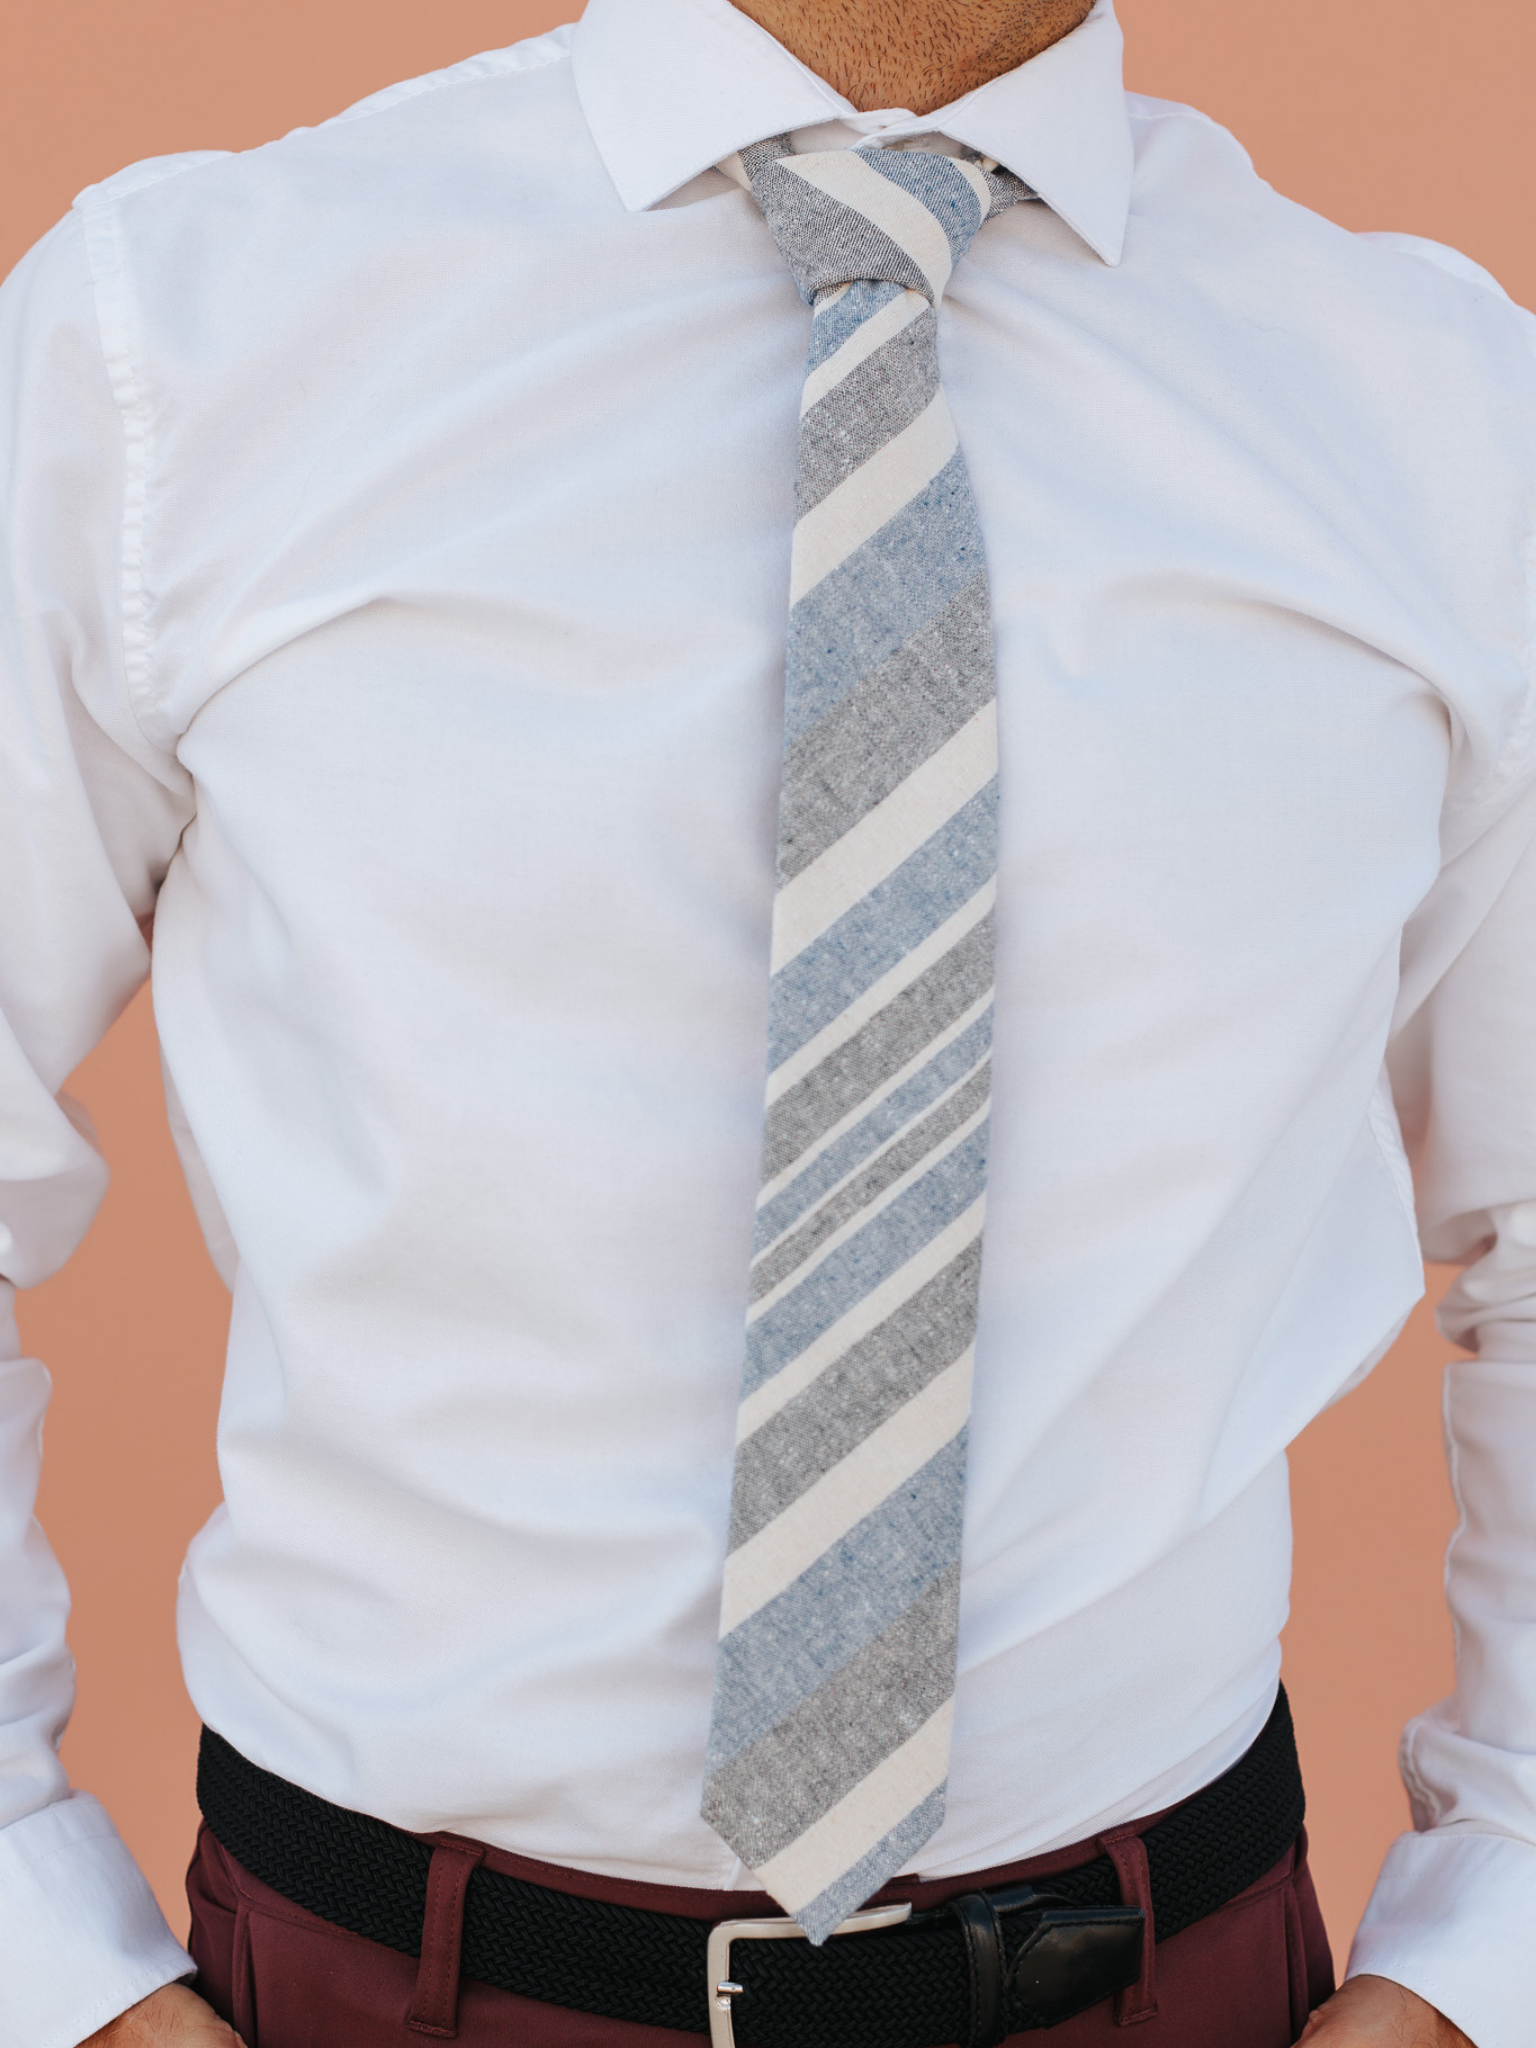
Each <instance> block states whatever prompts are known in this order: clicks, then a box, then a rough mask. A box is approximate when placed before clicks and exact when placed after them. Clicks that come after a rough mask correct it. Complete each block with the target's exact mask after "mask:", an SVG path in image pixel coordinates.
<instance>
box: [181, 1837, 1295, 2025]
mask: <svg viewBox="0 0 1536 2048" xmlns="http://www.w3.org/2000/svg"><path fill="white" fill-rule="evenodd" d="M1156 1818H1158V1816H1157V1815H1152V1816H1149V1819H1148V1820H1146V1821H1140V1822H1137V1823H1135V1824H1133V1825H1132V1826H1129V1827H1125V1828H1117V1829H1115V1830H1114V1831H1113V1834H1112V1835H1109V1836H1104V1837H1100V1838H1099V1839H1098V1840H1097V1841H1093V1842H1086V1843H1083V1844H1081V1845H1080V1846H1078V1847H1075V1848H1070V1849H1061V1850H1057V1851H1055V1852H1054V1853H1053V1854H1051V1855H1049V1856H1036V1857H1033V1858H1031V1859H1029V1860H1028V1861H1026V1862H1023V1863H1011V1864H1007V1865H1005V1866H1003V1867H1001V1868H999V1869H997V1870H986V1871H973V1872H971V1873H970V1874H969V1875H967V1876H965V1877H963V1878H947V1879H943V1880H941V1881H936V1882H934V1883H931V1884H918V1883H904V1882H902V1881H901V1880H898V1881H897V1882H896V1883H894V1884H891V1885H888V1886H887V1887H886V1888H885V1890H884V1891H883V1892H882V1893H881V1894H880V1895H879V1896H880V1900H881V1902H882V1903H883V1902H885V1901H887V1900H889V1899H910V1900H911V1901H912V1903H913V1904H914V1906H933V1905H938V1904H941V1903H942V1902H943V1901H944V1900H945V1899H950V1898H956V1897H958V1896H959V1895H960V1894H961V1893H963V1892H968V1891H976V1890H978V1889H981V1888H983V1887H987V1886H992V1885H1001V1884H1011V1883H1015V1882H1017V1881H1019V1880H1021V1879H1028V1878H1041V1877H1048V1876H1050V1875H1051V1874H1052V1873H1053V1872H1055V1871H1059V1870H1065V1869H1068V1868H1070V1867H1071V1866H1072V1865H1074V1864H1078V1863H1084V1862H1087V1861H1088V1860H1090V1859H1091V1858H1092V1857H1094V1856H1096V1855H1099V1854H1101V1853H1106V1852H1107V1853H1108V1854H1110V1855H1111V1856H1112V1857H1113V1858H1114V1861H1115V1864H1116V1867H1117V1868H1118V1870H1119V1872H1120V1878H1121V1891H1122V1896H1123V1897H1124V1898H1125V1899H1126V1900H1127V1902H1128V1903H1134V1904H1141V1903H1144V1889H1143V1888H1144V1886H1145V1882H1146V1854H1145V1852H1144V1851H1143V1850H1142V1849H1141V1845H1140V1842H1139V1840H1138V1839H1137V1837H1138V1835H1139V1833H1140V1831H1141V1829H1143V1828H1145V1827H1147V1826H1149V1825H1150V1823H1151V1820H1152V1819H1156ZM430 1839H431V1840H432V1842H433V1845H434V1849H435V1850H436V1854H435V1855H434V1857H433V1865H432V1875H431V1879H430V1881H429V1885H428V1895H427V1906H426V1915H425V1925H424V1927H423V1940H422V1955H421V1960H420V1962H419V1963H418V1961H417V1959H416V1958H415V1957H414V1956H404V1955H399V1954H397V1953H396V1951H395V1950H393V1949H388V1948H381V1947H380V1946H379V1945H378V1944H377V1943H375V1942H371V1941H365V1940H363V1938H362V1937H361V1936H360V1935H356V1934H348V1933H347V1932H345V1930H344V1929H342V1928H339V1927H333V1926H331V1925H330V1923H329V1922H328V1921H325V1920H319V1919H317V1918H316V1917H315V1916H314V1914H312V1913H306V1912H305V1911H304V1910H303V1909H302V1908H301V1907H298V1906H293V1905H290V1904H289V1902H288V1901H287V1900H286V1899H284V1898H282V1897H281V1896H280V1895H279V1894H278V1893H277V1892H274V1891H272V1890H270V1889H269V1888H268V1887H267V1886H266V1885H264V1884H261V1883H260V1882H258V1880H257V1879H256V1878H254V1877H252V1876H251V1875H250V1873H249V1872H248V1871H246V1870H244V1869H242V1868H241V1866H240V1865H239V1864H238V1863H237V1862H236V1861H235V1859H234V1858H233V1857H232V1856H231V1855H229V1854H228V1852H227V1851H226V1850H225V1849H223V1848H222V1847H221V1846H220V1844H219V1843H218V1842H217V1841H215V1839H214V1837H213V1835H212V1834H211V1833H210V1832H209V1830H208V1829H207V1828H206V1827H205V1828H204V1829H203V1830H202V1832H201V1834H200V1835H199V1837H198V1844H197V1851H196V1854H195V1855H194V1857H193V1859H192V1867H191V1869H190V1870H189V1871H188V1873H187V1896H188V1898H189V1899H190V1900H191V1904H192V1935H191V1949H192V1954H193V1957H194V1959H195V1960H196V1962H197V1967H198V1979H197V1989H198V1990H199V1992H200V1993H201V1994H202V1996H203V1997H204V1998H206V1999H207V2000H208V2001H209V2002H210V2003H211V2004H212V2005H213V2006H214V2007H215V2008H216V2009H217V2011H218V2012H220V2013H221V2014H222V2015H223V2017H224V2018H225V2019H227V2020H228V2021H229V2022H230V2023H231V2024H232V2025H233V2027H234V2028H235V2031H236V2032H237V2033H238V2034H239V2035H240V2037H241V2039H242V2040H243V2041H244V2042H245V2043H246V2048H426V2043H427V2042H429V2041H433V2040H439V2041H440V2040H445V2039H447V2040H452V2039H458V2040H459V2041H461V2042H463V2043H464V2048H701V2040H702V2038H703V2037H701V2036H700V2035H698V2034H683V2033H677V2032H674V2031H673V2030H672V2029H671V2028H668V2027H642V2026H632V2025H629V2024H627V2023H626V2022H624V2021H621V2020H608V2019H599V2018H595V2017H593V2016H591V2015H589V2014H586V2013H579V2012H569V2011H567V2010H566V2009H565V2008H564V2007H561V2006H554V2005H542V2004H537V2003H535V2002H534V2001H533V2000H531V1999H527V1998H518V1997H516V1996H514V1995H513V1993H511V1992H509V1991H496V1990H493V1989H492V1988H491V1987H490V1986H488V1985H485V1984H475V1983H471V1982H469V1981H467V1980H466V1981H465V1982H464V1983H462V1984H461V1983H460V1981H459V1956H458V1943H459V1929H460V1924H461V1913H462V1902H463V1895H464V1886H465V1884H466V1883H467V1882H468V1878H469V1874H470V1872H471V1871H472V1870H473V1868H474V1867H475V1864H476V1863H477V1862H479V1861H480V1860H482V1858H483V1860H484V1862H485V1864H486V1866H487V1867H488V1868H489V1869H492V1870H501V1871H505V1872H507V1873H508V1874H510V1875H511V1876H514V1877H523V1878H529V1879H531V1880H532V1881H533V1882H534V1883H536V1884H542V1885H547V1886H549V1887H551V1888H552V1889H554V1890H556V1891H564V1892H572V1893H575V1894H576V1895H577V1896H578V1897H581V1898H589V1899H608V1900H612V1901H615V1902H617V1903H619V1904H622V1905H630V1906H645V1907H649V1908H650V1909H651V1910H652V1911H658V1912H666V1913H681V1914H686V1915H690V1916H694V1917H697V1918H699V1919H701V1920H718V1919H745V1918H750V1917H752V1916H753V1915H762V1914H772V1913H777V1911H778V1910H779V1909H778V1908H777V1907H776V1906H775V1905H774V1904H773V1902H772V1900H770V1899H768V1898H767V1897H766V1896H764V1895H763V1894H762V1893H760V1892H730V1893H720V1892H704V1891H697V1890H693V1889H689V1888H684V1887H676V1886H670V1885H650V1884H631V1883H627V1882H625V1881H624V1880H622V1879H618V1878H605V1877H592V1876H589V1875H588V1874H587V1873H585V1872H583V1871H575V1870H566V1869H562V1868H558V1867H556V1866H554V1865H551V1864H547V1863H534V1862H531V1861H529V1860H528V1859H527V1858H526V1857H522V1856H512V1855H508V1854H507V1853H505V1852H504V1851H502V1850H498V1849H484V1848H482V1847H481V1845H480V1844H478V1843H470V1842H466V1841H463V1840H462V1839H461V1838H458V1837H454V1836H449V1835H443V1836H434V1837H432V1838H430ZM850 1938H854V1939H856V1938H857V1937H850ZM1332 1990H1333V1963H1332V1959H1331V1957H1330V1955H1329V1951H1328V1941H1327V1937H1326V1935H1325V1933H1324V1931H1323V1922H1322V1915H1321V1914H1320V1913H1319V1911H1318V1906H1317V1897H1316V1894H1315V1893H1314V1891H1313V1888H1312V1879H1311V1876H1310V1874H1309V1873H1308V1870H1307V1861H1306V1837H1305V1835H1303V1836H1302V1838H1301V1840H1300V1841H1299V1842H1298V1843H1297V1845H1296V1847H1295V1849H1294V1850H1293V1851H1291V1852H1290V1853H1289V1854H1287V1855H1286V1856H1284V1857H1283V1858H1282V1859H1281V1861H1280V1862H1279V1863H1277V1864H1276V1865H1275V1867H1274V1869H1273V1870H1271V1871H1270V1872H1269V1873H1268V1875H1267V1876H1265V1877H1262V1878H1260V1880H1259V1882H1258V1883H1257V1884H1255V1885H1252V1886H1250V1887H1249V1889H1248V1890H1247V1891H1245V1892H1244V1893H1242V1895H1241V1896H1240V1897H1238V1898H1236V1899H1233V1900H1232V1902H1231V1903H1230V1904H1229V1905H1226V1906H1223V1907H1222V1908H1221V1910H1220V1911H1219V1912H1216V1913H1212V1914H1211V1915H1210V1917H1209V1918H1208V1919H1206V1920H1202V1921H1201V1922H1199V1924H1198V1925H1197V1926H1194V1927H1189V1928H1186V1929H1185V1931H1184V1932H1183V1933H1182V1934H1176V1935H1174V1936H1172V1938H1171V1939H1169V1940H1168V1941H1165V1942H1161V1943H1158V1944H1157V1945H1156V1946H1155V1947H1154V1946H1152V1945H1151V1944H1149V1945H1148V1953H1147V1955H1146V1956H1145V1957H1144V1960H1143V1965H1142V1980H1141V1982H1140V1984H1138V1985H1137V1986H1136V1987H1135V1988H1134V1989H1133V1990H1131V1991H1129V1992H1122V1993H1121V1994H1120V1995H1119V1997H1118V1998H1113V1999H1106V2000H1105V2001H1104V2003H1103V2004H1102V2005H1097V2006H1095V2007H1094V2008H1093V2009H1092V2011H1090V2012H1085V2013H1080V2014H1079V2015H1078V2017H1077V2018H1076V2019H1073V2020H1067V2021H1065V2022H1064V2023H1063V2024H1062V2025H1061V2026H1059V2027H1053V2028H1051V2029H1050V2030H1049V2032H1048V2033H1043V2032H1032V2033H1026V2034H1016V2035H1014V2036H1013V2037H1012V2038H1013V2040H1014V2041H1015V2042H1017V2043H1018V2044H1019V2048H1116V2044H1118V2048H1290V2044H1291V2043H1292V2042H1294V2041H1295V2040H1296V2039H1297V2038H1298V2036H1299V2035H1300V2033H1301V2031H1302V2028H1303V2027H1304V2026H1305V2025H1306V2021H1307V2014H1308V2013H1309V2012H1310V2011H1311V2010H1312V2008H1313V2007H1314V2006H1316V2005H1319V2004H1321V2002H1322V2001H1323V2000H1324V1999H1325V1998H1327V1997H1328V1996H1329V1995H1330V1993H1331V1992H1332ZM699 2000H700V2010H701V2015H702V2012H703V2007H704V1985H703V1983H702V1981H701V1983H700V1986H699ZM1122 2030H1125V2031H1122Z"/></svg>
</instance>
